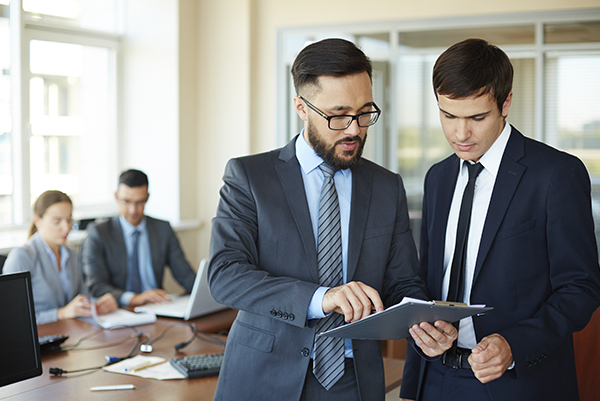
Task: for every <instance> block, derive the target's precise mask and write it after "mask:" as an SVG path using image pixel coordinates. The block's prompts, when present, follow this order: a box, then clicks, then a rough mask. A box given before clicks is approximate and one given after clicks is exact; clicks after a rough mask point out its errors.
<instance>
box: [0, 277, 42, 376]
mask: <svg viewBox="0 0 600 401" xmlns="http://www.w3.org/2000/svg"><path fill="white" fill-rule="evenodd" d="M0 324H1V325H2V330H0V387H1V386H5V385H7V384H11V383H14V382H18V381H21V380H25V379H29V378H31V377H35V376H39V375H41V374H42V360H41V357H40V345H39V340H38V334H37V326H36V322H35V309H34V306H33V292H32V288H31V274H30V273H29V272H20V273H11V274H0Z"/></svg>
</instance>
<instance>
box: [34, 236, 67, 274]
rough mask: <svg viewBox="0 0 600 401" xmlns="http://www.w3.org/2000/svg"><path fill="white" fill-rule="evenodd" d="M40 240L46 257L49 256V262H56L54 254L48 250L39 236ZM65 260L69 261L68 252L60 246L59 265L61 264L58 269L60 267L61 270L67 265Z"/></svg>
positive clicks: (64, 247)
mask: <svg viewBox="0 0 600 401" xmlns="http://www.w3.org/2000/svg"><path fill="white" fill-rule="evenodd" d="M40 239H41V240H42V244H43V245H44V249H45V250H46V253H47V254H48V256H50V260H53V261H56V255H55V254H54V252H53V251H52V249H50V247H49V246H48V244H46V241H44V240H43V238H42V237H41V236H40ZM67 260H69V251H68V250H67V247H66V246H64V245H61V246H60V264H61V266H60V267H61V269H62V267H63V266H65V265H66V264H67Z"/></svg>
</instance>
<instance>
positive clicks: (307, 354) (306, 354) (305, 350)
mask: <svg viewBox="0 0 600 401" xmlns="http://www.w3.org/2000/svg"><path fill="white" fill-rule="evenodd" d="M309 355H310V350H309V349H308V348H302V356H303V357H307V356H309Z"/></svg>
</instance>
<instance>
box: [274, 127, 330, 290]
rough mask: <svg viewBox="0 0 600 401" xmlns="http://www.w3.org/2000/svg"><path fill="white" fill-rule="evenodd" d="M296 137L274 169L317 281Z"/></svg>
mask: <svg viewBox="0 0 600 401" xmlns="http://www.w3.org/2000/svg"><path fill="white" fill-rule="evenodd" d="M296 138H298V136H296V137H294V139H292V140H291V141H290V142H289V143H288V144H287V145H286V146H285V147H284V148H283V149H282V150H281V152H280V154H279V160H281V161H282V162H281V163H278V164H277V165H276V166H275V171H276V172H277V176H278V177H279V182H280V183H281V187H282V188H283V193H284V194H285V198H286V200H287V203H288V206H289V208H290V210H291V212H292V216H293V218H294V221H295V223H296V227H297V228H298V232H299V233H300V237H301V238H302V245H303V247H304V252H305V253H306V261H307V264H308V268H309V271H310V274H311V276H312V277H313V280H314V282H316V283H318V282H319V273H318V267H317V247H316V244H315V237H314V234H313V229H312V225H311V222H310V212H309V210H308V202H307V201H306V193H305V191H304V181H303V180H302V172H301V171H300V163H299V162H298V159H297V158H296Z"/></svg>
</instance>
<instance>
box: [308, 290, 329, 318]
mask: <svg viewBox="0 0 600 401" xmlns="http://www.w3.org/2000/svg"><path fill="white" fill-rule="evenodd" d="M327 290H329V287H319V288H317V290H316V291H315V293H314V294H313V296H312V300H311V301H310V305H308V318H309V319H322V318H324V317H325V316H328V315H329V313H328V314H325V313H323V298H324V297H325V293H326V292H327Z"/></svg>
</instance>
